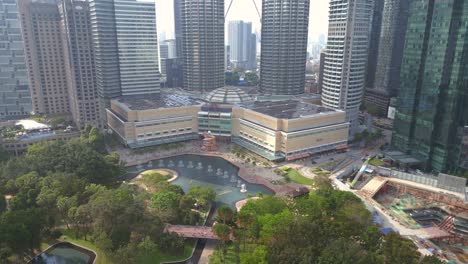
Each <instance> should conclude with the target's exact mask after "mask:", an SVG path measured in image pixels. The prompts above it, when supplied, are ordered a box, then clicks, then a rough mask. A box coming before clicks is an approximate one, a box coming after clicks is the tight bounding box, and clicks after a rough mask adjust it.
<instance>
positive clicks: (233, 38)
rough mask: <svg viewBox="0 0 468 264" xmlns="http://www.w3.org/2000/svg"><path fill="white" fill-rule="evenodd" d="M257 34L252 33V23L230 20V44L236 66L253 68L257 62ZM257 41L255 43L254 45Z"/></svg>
mask: <svg viewBox="0 0 468 264" xmlns="http://www.w3.org/2000/svg"><path fill="white" fill-rule="evenodd" d="M256 42H257V39H256V36H255V35H254V34H252V23H251V22H244V21H241V20H236V21H229V25H228V44H229V47H230V52H231V53H230V58H231V63H232V64H233V67H234V68H245V69H247V70H252V69H254V68H255V67H254V66H253V64H254V62H255V56H253V53H256ZM253 43H255V45H253Z"/></svg>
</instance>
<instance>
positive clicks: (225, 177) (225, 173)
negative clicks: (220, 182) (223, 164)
mask: <svg viewBox="0 0 468 264" xmlns="http://www.w3.org/2000/svg"><path fill="white" fill-rule="evenodd" d="M223 178H224V179H227V178H229V172H228V171H226V170H225V171H224V175H223Z"/></svg>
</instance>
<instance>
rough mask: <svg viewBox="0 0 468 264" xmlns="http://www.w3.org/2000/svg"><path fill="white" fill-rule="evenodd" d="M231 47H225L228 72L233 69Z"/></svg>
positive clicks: (226, 69) (225, 63)
mask: <svg viewBox="0 0 468 264" xmlns="http://www.w3.org/2000/svg"><path fill="white" fill-rule="evenodd" d="M230 54H231V47H229V45H226V46H224V70H225V71H228V70H230V69H231V55H230Z"/></svg>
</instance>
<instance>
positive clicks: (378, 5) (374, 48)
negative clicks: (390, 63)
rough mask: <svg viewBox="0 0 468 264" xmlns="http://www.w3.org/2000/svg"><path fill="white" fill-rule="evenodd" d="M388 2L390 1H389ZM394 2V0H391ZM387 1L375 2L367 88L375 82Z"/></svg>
mask: <svg viewBox="0 0 468 264" xmlns="http://www.w3.org/2000/svg"><path fill="white" fill-rule="evenodd" d="M387 1H388V0H387ZM390 1H394V0H390ZM384 2H385V0H374V8H373V12H372V18H371V19H372V20H371V21H372V23H371V25H372V26H371V31H370V36H369V53H368V55H367V71H366V74H367V75H366V85H365V87H373V86H374V81H375V71H376V68H377V64H378V62H377V54H378V52H379V44H380V34H381V32H382V26H385V25H383V21H382V15H383V9H384Z"/></svg>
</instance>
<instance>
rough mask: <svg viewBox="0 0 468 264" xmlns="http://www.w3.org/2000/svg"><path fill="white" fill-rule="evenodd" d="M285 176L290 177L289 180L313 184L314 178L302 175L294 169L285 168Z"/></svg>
mask: <svg viewBox="0 0 468 264" xmlns="http://www.w3.org/2000/svg"><path fill="white" fill-rule="evenodd" d="M286 176H287V177H289V179H291V181H293V182H295V183H299V184H304V185H313V184H314V180H312V179H309V178H306V177H304V176H303V175H302V174H301V173H300V172H298V171H297V170H295V169H291V168H289V169H288V170H287V173H286Z"/></svg>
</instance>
